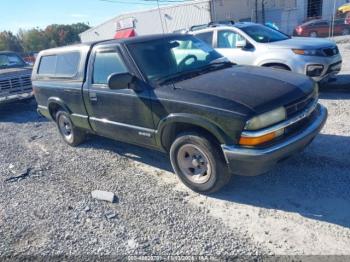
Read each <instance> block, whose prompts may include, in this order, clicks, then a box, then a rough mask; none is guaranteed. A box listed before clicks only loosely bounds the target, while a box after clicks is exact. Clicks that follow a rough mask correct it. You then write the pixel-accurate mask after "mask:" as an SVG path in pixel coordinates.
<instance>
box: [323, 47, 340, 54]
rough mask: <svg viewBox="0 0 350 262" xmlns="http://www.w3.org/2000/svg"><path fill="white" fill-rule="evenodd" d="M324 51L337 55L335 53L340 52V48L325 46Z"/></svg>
mask: <svg viewBox="0 0 350 262" xmlns="http://www.w3.org/2000/svg"><path fill="white" fill-rule="evenodd" d="M323 53H324V54H325V55H326V56H335V55H337V54H339V49H338V47H333V48H325V49H323Z"/></svg>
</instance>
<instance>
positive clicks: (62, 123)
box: [58, 115, 73, 140]
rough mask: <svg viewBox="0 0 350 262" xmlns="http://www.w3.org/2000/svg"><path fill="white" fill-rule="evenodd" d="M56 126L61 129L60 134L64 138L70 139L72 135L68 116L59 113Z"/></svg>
mask: <svg viewBox="0 0 350 262" xmlns="http://www.w3.org/2000/svg"><path fill="white" fill-rule="evenodd" d="M58 127H59V129H60V131H61V134H62V135H63V137H64V138H65V139H66V140H70V139H71V138H72V136H73V131H72V124H71V122H70V120H69V119H68V117H66V116H64V115H61V116H60V118H59V120H58Z"/></svg>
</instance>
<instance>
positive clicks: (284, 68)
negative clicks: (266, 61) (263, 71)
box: [268, 65, 290, 71]
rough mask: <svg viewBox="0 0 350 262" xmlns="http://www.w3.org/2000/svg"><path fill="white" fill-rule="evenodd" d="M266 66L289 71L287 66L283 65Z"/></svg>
mask: <svg viewBox="0 0 350 262" xmlns="http://www.w3.org/2000/svg"><path fill="white" fill-rule="evenodd" d="M268 67H270V68H274V69H279V70H285V71H290V69H289V68H288V67H287V66H284V65H270V66H268Z"/></svg>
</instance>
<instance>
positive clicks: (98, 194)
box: [91, 190, 116, 203]
mask: <svg viewBox="0 0 350 262" xmlns="http://www.w3.org/2000/svg"><path fill="white" fill-rule="evenodd" d="M91 196H92V198H95V199H97V200H102V201H107V202H111V203H114V202H115V201H116V196H115V195H114V193H112V192H107V191H101V190H94V191H92V192H91Z"/></svg>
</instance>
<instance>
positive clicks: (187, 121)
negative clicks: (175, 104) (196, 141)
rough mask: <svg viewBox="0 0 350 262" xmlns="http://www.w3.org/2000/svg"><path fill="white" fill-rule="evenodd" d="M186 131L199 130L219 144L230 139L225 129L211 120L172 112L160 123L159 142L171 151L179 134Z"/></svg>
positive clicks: (163, 147)
mask: <svg viewBox="0 0 350 262" xmlns="http://www.w3.org/2000/svg"><path fill="white" fill-rule="evenodd" d="M186 131H197V132H199V133H201V134H203V135H205V136H207V137H209V138H212V139H213V140H214V142H215V143H217V144H219V145H220V144H225V143H227V141H228V140H229V138H228V137H227V135H225V133H224V132H223V130H222V129H221V128H220V127H218V126H217V125H216V124H214V123H212V122H211V121H209V120H207V119H205V118H203V117H200V116H194V115H191V114H171V115H169V116H168V117H167V118H165V119H163V120H161V121H160V123H159V125H158V134H159V135H158V143H159V145H161V147H162V149H163V150H165V151H169V149H170V147H171V144H172V143H173V141H174V140H175V139H176V137H177V135H178V134H179V133H182V132H186Z"/></svg>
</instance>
